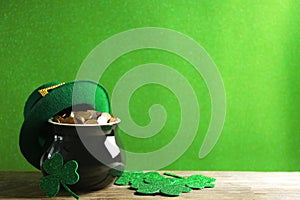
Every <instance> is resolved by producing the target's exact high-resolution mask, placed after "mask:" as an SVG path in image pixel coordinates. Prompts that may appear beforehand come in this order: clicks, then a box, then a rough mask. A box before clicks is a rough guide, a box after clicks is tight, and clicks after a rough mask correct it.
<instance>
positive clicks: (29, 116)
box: [19, 80, 110, 169]
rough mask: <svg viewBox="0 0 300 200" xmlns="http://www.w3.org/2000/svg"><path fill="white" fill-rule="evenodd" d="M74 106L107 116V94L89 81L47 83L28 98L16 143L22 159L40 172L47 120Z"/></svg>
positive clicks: (47, 134)
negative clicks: (105, 113)
mask: <svg viewBox="0 0 300 200" xmlns="http://www.w3.org/2000/svg"><path fill="white" fill-rule="evenodd" d="M76 105H82V106H86V107H88V108H90V109H95V110H97V111H100V112H108V113H110V102H109V97H108V94H107V91H106V90H105V88H104V87H102V86H101V85H100V84H98V83H95V82H92V81H86V80H83V81H73V82H68V83H59V82H52V83H47V84H44V85H42V86H41V87H39V88H37V89H36V90H35V91H33V93H32V94H31V95H30V96H29V97H28V99H27V101H26V104H25V108H24V122H23V125H22V128H21V132H20V139H19V140H20V141H19V143H20V149H21V152H22V154H23V155H24V157H25V158H26V159H27V161H28V162H29V163H30V164H32V165H33V166H34V167H36V168H37V169H40V159H41V156H42V154H43V153H44V152H45V150H46V149H47V148H48V146H47V144H46V141H47V140H49V139H52V138H53V132H52V130H51V129H50V124H49V123H48V120H49V119H50V118H51V117H53V116H54V115H56V114H57V113H59V112H61V111H62V110H65V109H68V108H71V107H73V106H76Z"/></svg>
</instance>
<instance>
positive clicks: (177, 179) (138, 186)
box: [115, 171, 216, 196]
mask: <svg viewBox="0 0 300 200" xmlns="http://www.w3.org/2000/svg"><path fill="white" fill-rule="evenodd" d="M164 175H167V176H171V177H172V178H168V177H166V176H162V175H161V174H159V173H158V172H146V173H143V172H141V171H129V172H123V173H122V175H121V176H119V178H118V179H117V180H116V181H115V184H116V185H130V188H131V189H135V190H136V192H137V193H138V194H144V195H153V194H159V193H160V194H162V195H167V196H179V195H180V194H181V193H187V192H191V191H192V189H202V188H205V187H214V184H213V182H214V181H215V180H216V179H215V178H210V177H206V176H203V175H192V176H190V177H188V178H184V177H182V176H179V175H177V174H172V173H169V172H165V173H164Z"/></svg>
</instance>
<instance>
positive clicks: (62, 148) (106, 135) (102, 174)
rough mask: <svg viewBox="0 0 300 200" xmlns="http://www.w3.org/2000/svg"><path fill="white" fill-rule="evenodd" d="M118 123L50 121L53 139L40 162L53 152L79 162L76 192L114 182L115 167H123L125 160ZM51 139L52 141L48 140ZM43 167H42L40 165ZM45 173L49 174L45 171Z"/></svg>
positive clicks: (68, 159)
mask: <svg viewBox="0 0 300 200" xmlns="http://www.w3.org/2000/svg"><path fill="white" fill-rule="evenodd" d="M119 122H120V120H118V121H117V122H115V123H113V124H109V125H105V126H103V125H98V124H62V123H56V122H53V121H52V120H49V123H51V125H52V128H53V133H54V139H53V141H50V143H51V145H50V147H49V148H48V150H47V151H46V152H45V153H44V154H43V156H42V158H41V165H42V163H43V161H44V160H45V159H49V158H51V157H52V156H53V154H54V153H57V152H58V153H60V154H61V155H62V156H63V158H64V162H65V163H66V162H67V161H70V160H75V161H77V163H78V170H77V172H78V174H79V176H80V179H79V181H78V182H77V183H76V184H74V185H70V188H71V189H72V190H74V191H91V190H99V189H101V188H104V187H106V186H108V185H110V184H111V183H112V182H113V181H114V179H115V178H114V176H113V175H112V173H111V172H112V170H113V169H118V170H119V171H120V170H122V168H123V169H124V162H123V161H124V160H123V156H121V154H122V153H121V150H120V148H119V147H118V146H116V143H115V142H114V141H117V143H118V145H120V141H119V139H118V137H117V128H118V127H117V124H118V123H119ZM48 142H49V141H48ZM41 168H42V167H41ZM42 172H43V174H44V175H47V174H46V173H45V171H44V170H42Z"/></svg>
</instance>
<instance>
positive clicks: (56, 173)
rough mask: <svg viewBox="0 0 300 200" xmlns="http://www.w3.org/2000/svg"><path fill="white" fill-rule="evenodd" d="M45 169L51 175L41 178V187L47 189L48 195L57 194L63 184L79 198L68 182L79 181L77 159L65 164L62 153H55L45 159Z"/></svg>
mask: <svg viewBox="0 0 300 200" xmlns="http://www.w3.org/2000/svg"><path fill="white" fill-rule="evenodd" d="M43 169H44V170H45V172H46V173H47V174H49V175H47V176H44V177H43V178H42V179H41V181H40V188H41V189H42V190H45V191H46V194H47V196H48V197H54V196H56V195H57V193H58V192H59V190H60V185H62V186H63V187H64V188H65V189H66V190H67V191H68V192H70V193H71V195H72V196H73V197H75V198H76V199H79V196H78V195H76V194H75V193H74V192H72V190H71V189H70V188H69V187H68V186H67V184H68V185H73V184H75V183H77V182H78V181H79V174H78V173H77V169H78V163H77V162H76V161H75V160H70V161H68V162H67V163H66V164H64V160H63V157H62V155H61V154H59V153H55V154H54V155H53V156H52V158H50V159H47V160H45V161H44V163H43Z"/></svg>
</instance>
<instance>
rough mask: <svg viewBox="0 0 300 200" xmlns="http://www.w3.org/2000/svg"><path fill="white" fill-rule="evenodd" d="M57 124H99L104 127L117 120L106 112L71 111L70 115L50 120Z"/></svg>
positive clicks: (58, 116)
mask: <svg viewBox="0 0 300 200" xmlns="http://www.w3.org/2000/svg"><path fill="white" fill-rule="evenodd" d="M52 120H53V121H54V122H57V123H65V124H100V125H105V124H108V123H113V122H116V121H117V118H116V117H115V116H113V115H111V114H109V113H107V112H98V111H96V110H87V111H72V112H71V113H70V114H66V113H65V114H62V115H56V116H54V117H53V119H52Z"/></svg>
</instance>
